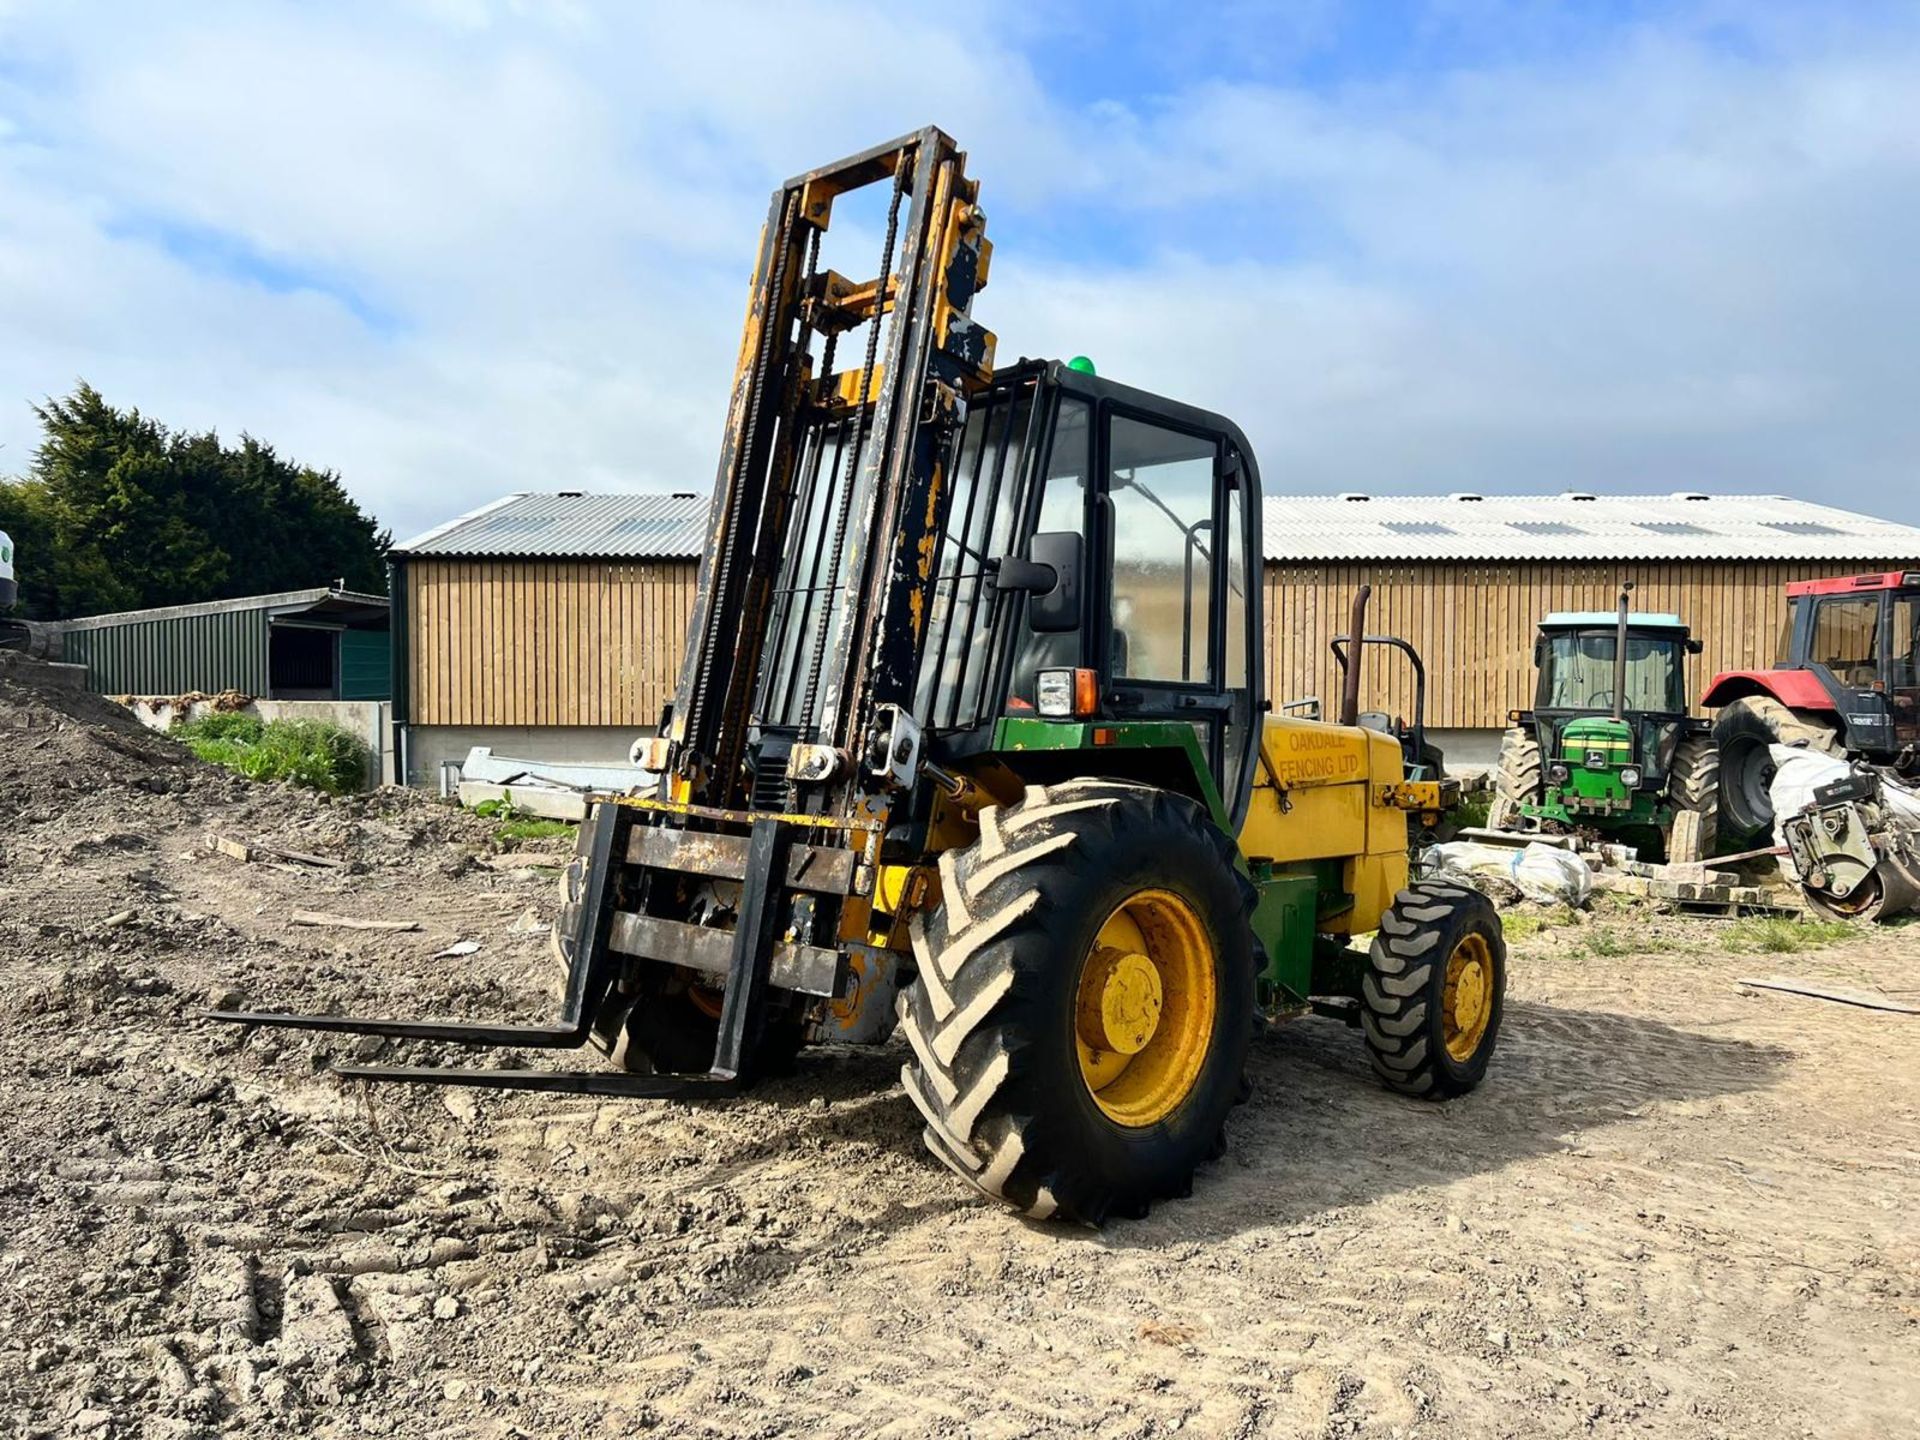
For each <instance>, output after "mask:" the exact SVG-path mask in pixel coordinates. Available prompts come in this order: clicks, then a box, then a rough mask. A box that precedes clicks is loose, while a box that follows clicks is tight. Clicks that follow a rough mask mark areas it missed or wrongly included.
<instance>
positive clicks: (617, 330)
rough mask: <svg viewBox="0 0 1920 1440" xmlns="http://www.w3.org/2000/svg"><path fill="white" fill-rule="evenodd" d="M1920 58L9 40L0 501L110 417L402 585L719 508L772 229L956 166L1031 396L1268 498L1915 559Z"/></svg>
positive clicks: (236, 12) (1000, 35) (1858, 24)
mask: <svg viewBox="0 0 1920 1440" xmlns="http://www.w3.org/2000/svg"><path fill="white" fill-rule="evenodd" d="M1911 16H1912V10H1911V7H1897V6H1890V5H1867V4H1860V5H1818V6H1816V5H1764V4H1697V5H1653V4H1616V5H1604V4H1597V3H1571V4H1562V5H1522V4H1510V3H1502V0H1425V3H1419V0H1414V3H1406V4H1377V3H1376V4H1358V3H1341V0H1298V3H1294V4H1291V5H1285V6H1274V5H1256V4H1246V3H1229V4H1222V5H1217V6H1212V7H1208V6H1203V5H1175V4H1163V3H1159V0H1112V3H1106V4H1043V5H1032V4H1027V5H1016V4H1012V3H1003V0H988V3H984V4H979V5H975V6H972V7H967V8H965V9H961V10H956V9H954V8H953V7H942V8H938V9H936V8H934V7H924V8H906V9H903V8H901V7H898V6H870V5H867V4H863V3H858V0H838V3H829V4H825V5H815V6H807V7H801V6H793V5H790V4H789V5H768V6H741V5H732V4H727V3H708V4H703V5H701V6H699V7H687V6H677V5H676V6H665V7H650V6H643V5H631V4H629V5H613V4H604V5H603V4H592V3H585V0H574V3H552V4H538V3H532V0H523V3H494V0H391V3H379V4H376V3H371V0H342V3H334V4H329V5H325V6H316V5H300V4H274V3H252V4H240V3H231V4H216V3H206V4H180V5H175V6H153V5H147V4H133V3H94V4H78V5H75V4H54V3H27V0H0V335H4V336H5V337H6V342H5V344H4V345H0V471H7V470H19V469H21V468H23V467H24V465H25V464H26V461H27V457H28V455H29V453H30V451H31V448H32V445H33V443H34V438H35V427H34V422H33V418H32V415H31V412H30V410H29V404H30V402H31V401H33V400H35V399H37V398H38V397H40V396H42V395H45V394H47V393H50V392H59V391H62V390H64V389H66V388H67V387H68V386H70V385H71V384H72V382H73V381H74V380H75V379H76V378H77V377H80V376H85V377H86V378H87V379H89V380H91V381H92V382H93V383H94V384H96V385H98V386H99V387H100V388H101V389H103V390H104V391H105V392H106V393H107V394H108V395H109V396H110V397H111V398H112V399H114V400H116V401H117V402H119V403H122V404H132V405H138V406H140V407H141V408H143V409H145V410H147V411H148V412H150V413H152V414H154V415H157V416H159V417H161V418H163V419H165V420H167V421H168V422H169V423H172V424H175V425H182V426H193V427H207V426H211V427H217V428H218V429H220V430H221V431H223V432H225V433H229V434H237V433H238V432H240V431H241V430H247V431H250V432H252V433H254V434H256V435H259V436H261V437H262V438H265V439H268V440H270V441H272V442H274V443H275V444H277V445H279V446H280V448H281V449H282V450H283V451H284V452H287V453H290V454H293V455H296V456H298V457H300V458H302V459H305V460H308V461H310V462H312V463H316V464H322V465H329V466H332V467H335V468H337V469H338V470H339V471H340V472H341V473H342V475H343V478H344V479H345V481H346V483H347V484H348V486H349V488H350V489H352V491H353V492H354V493H355V494H356V495H357V496H358V497H359V498H360V499H361V500H362V502H363V503H365V504H366V505H367V506H369V508H371V509H372V510H373V511H374V512H375V513H377V514H378V515H379V516H380V517H381V518H382V519H383V520H384V521H385V522H387V523H389V524H391V525H392V526H393V527H394V528H395V529H396V531H398V532H399V533H401V534H402V535H405V534H407V533H410V532H412V531H416V530H420V529H424V528H426V527H428V526H431V525H433V524H437V523H439V522H440V521H442V520H444V519H445V518H447V517H448V516H450V515H452V514H454V513H457V512H458V511H460V510H464V509H467V508H470V507H472V506H473V505H476V504H479V503H482V502H483V501H485V500H488V499H491V498H493V497H495V496H497V495H498V494H500V493H503V492H505V491H508V490H514V489H534V488H581V487H584V488H588V489H616V488H621V489H687V488H703V487H704V486H705V485H706V484H707V483H708V482H709V479H710V476H711V472H712V468H713V464H714V458H715V455H716V452H717V448H718V432H719V426H720V418H721V411H722V406H723V402H724V392H725V387H726V383H727V378H728V376H729V374H730V372H731V355H732V350H733V347H734V344H735V338H736V334H737V328H738V324H739V317H740V311H741V303H742V298H743V295H744V287H745V282H746V278H747V270H748V267H749V265H750V261H751V253H752V247H753V244H754V236H755V233H756V230H757V227H758V224H759V221H760V218H761V215H762V212H763V210H764V206H765V199H766V195H767V192H768V191H769V189H770V188H771V187H772V185H773V184H774V183H775V182H776V181H778V180H779V179H780V178H781V177H783V176H785V175H787V174H790V173H792V172H794V171H796V170H799V169H802V168H805V167H806V166H809V165H812V164H815V163H819V162H822V161H824V160H827V159H830V158H832V157H834V156H835V155H838V154H841V153H844V152H847V151H851V150H854V149H857V148H860V147H862V146H864V145H866V144H869V143H872V142H873V141H875V140H878V139H881V138H885V137H887V136H891V135H893V134H897V133H900V132H902V131H905V130H908V129H911V128H914V127H916V126H918V125H921V124H925V123H929V122H932V123H938V124H940V125H942V126H944V127H946V128H947V129H948V130H949V131H950V132H952V133H953V134H955V135H956V136H958V137H959V138H960V140H961V141H962V143H963V144H965V145H967V146H968V147H969V149H970V150H971V152H972V158H973V169H974V172H975V174H976V175H978V176H979V177H980V178H981V179H982V181H983V184H984V187H985V188H984V192H983V200H984V203H985V205H986V208H987V210H988V214H989V216H990V228H991V233H992V234H993V236H994V239H995V245H996V256H995V266H994V279H993V283H992V285H990V286H989V288H988V289H987V290H986V291H985V292H984V293H983V294H982V296H981V297H980V299H979V301H978V302H977V303H976V314H978V315H979V316H980V318H982V319H983V320H984V321H985V323H987V324H988V325H989V326H991V327H992V328H993V329H995V330H996V331H997V332H998V333H999V335H1000V338H1001V348H1002V354H1003V355H1004V356H1007V357H1012V356H1016V355H1021V354H1028V355H1039V354H1058V355H1067V354H1073V353H1076V352H1082V351H1084V352H1086V353H1090V354H1092V355H1094V356H1095V357H1096V359H1097V360H1098V361H1099V362H1100V365H1101V369H1102V371H1103V372H1104V373H1107V374H1110V375H1114V376H1116V377H1118V378H1122V379H1126V380H1130V381H1133V382H1134V383H1138V384H1143V385H1147V386H1150V387H1152V388H1156V389H1160V390H1163V391H1165V392H1167V393H1169V394H1172V395H1175V396H1177V397H1179V398H1181V399H1185V400H1190V401H1193V402H1196V403H1201V404H1205V405H1209V406H1211V407H1213V408H1216V409H1220V410H1223V411H1226V412H1227V413H1230V414H1232V415H1234V416H1235V417H1236V418H1237V419H1239V420H1240V421H1241V422H1242V423H1243V424H1244V425H1245V426H1246V428H1247V429H1248V431H1249V433H1250V434H1251V435H1252V437H1253V439H1254V441H1255V444H1256V446H1257V447H1258V448H1259V450H1260V452H1261V456H1262V462H1263V471H1264V473H1265V474H1266V476H1267V479H1268V484H1269V486H1270V488H1271V489H1272V490H1273V491H1275V492H1277V493H1284V492H1286V491H1289V490H1291V491H1295V492H1303V493H1330V492H1336V491H1341V490H1372V491H1375V492H1381V493H1387V492H1432V493H1443V492H1446V491H1450V490H1461V489H1471V490H1481V491H1486V492H1527V491H1537V492H1552V491H1558V490H1562V489H1568V488H1579V489H1593V490H1602V491H1614V492H1641V493H1645V492H1665V491H1670V490H1675V489H1682V488H1689V489H1691V488H1703V489H1711V490H1714V491H1719V492H1732V493H1776V492H1777V493H1787V494H1796V495H1801V496H1805V497H1807V498H1812V499H1820V500H1826V501H1829V502H1832V503H1840V504H1848V505H1852V506H1856V507H1857V508H1862V509H1866V510H1870V511H1874V512H1877V513H1880V514H1884V515H1888V516H1890V517H1892V518H1897V519H1902V520H1906V521H1909V522H1915V523H1920V499H1916V495H1917V494H1920V491H1917V490H1916V487H1915V486H1914V485H1913V483H1912V481H1911V479H1910V474H1911V467H1912V463H1913V457H1914V455H1915V453H1916V449H1917V448H1920V406H1915V405H1914V404H1913V403H1912V396H1911V390H1912V388H1913V387H1912V384H1911V380H1910V377H1911V376H1912V374H1913V373H1914V370H1915V368H1916V367H1915V366H1914V364H1913V360H1912V354H1913V348H1914V343H1915V342H1914V336H1915V335H1916V334H1920V324H1917V323H1916V322H1920V294H1917V293H1916V288H1915V285H1914V283H1913V280H1912V273H1911V272H1912V268H1913V265H1914V259H1913V257H1914V256H1915V255H1916V254H1920V184H1916V182H1917V181H1920V83H1917V82H1920V24H1916V22H1915V20H1914V19H1912V18H1911ZM823 44H826V45H830V46H831V48H832V49H833V51H834V53H835V55H836V56H837V57H838V59H839V60H840V61H841V62H842V63H845V64H846V65H847V67H848V68H847V70H846V71H845V72H844V73H843V75H841V76H839V77H836V78H835V79H833V80H832V81H831V82H823V81H822V80H820V79H819V78H817V77H818V76H819V74H820V73H821V71H820V66H819V64H818V63H817V62H815V61H813V60H811V59H809V58H808V57H809V55H810V54H811V53H817V51H818V50H819V47H821V46H822V45H823ZM849 57H853V58H849Z"/></svg>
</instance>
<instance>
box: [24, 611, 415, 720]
mask: <svg viewBox="0 0 1920 1440" xmlns="http://www.w3.org/2000/svg"><path fill="white" fill-rule="evenodd" d="M40 628H41V629H43V630H45V631H46V632H47V634H48V636H49V637H50V638H51V639H52V640H53V643H54V644H55V645H56V646H57V649H58V658H59V659H60V660H62V661H64V662H66V663H67V664H71V665H84V666H86V667H87V688H88V689H89V690H93V691H96V692H98V693H100V694H103V695H182V694H186V693H188V692H190V691H201V692H204V693H208V694H216V693H218V692H220V691H223V690H238V691H240V692H242V693H244V694H247V695H252V696H255V697H257V698H259V699H262V700H384V699H386V698H387V686H388V684H389V683H390V680H391V665H390V662H389V656H388V649H387V647H388V633H387V600H386V597H385V596H384V595H361V594H356V593H355V592H353V591H350V590H335V589H331V588H320V589H314V590H290V591H285V592H282V593H280V594H277V595H251V596H247V597H245V598H243V599H238V600H209V601H206V602H204V603H202V604H197V605H170V606H166V607H165V608H162V609H156V610H126V611H121V612H118V613H116V614H112V615H90V616H87V617H86V618H84V619H79V620H59V621H54V622H52V623H50V624H48V625H45V626H42V627H40Z"/></svg>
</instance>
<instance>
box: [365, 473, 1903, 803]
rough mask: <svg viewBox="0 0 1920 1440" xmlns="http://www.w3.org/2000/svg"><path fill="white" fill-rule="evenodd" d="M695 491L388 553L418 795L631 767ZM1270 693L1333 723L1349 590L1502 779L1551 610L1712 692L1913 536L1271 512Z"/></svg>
mask: <svg viewBox="0 0 1920 1440" xmlns="http://www.w3.org/2000/svg"><path fill="white" fill-rule="evenodd" d="M705 520H706V501H705V499H704V498H703V497H697V496H693V495H584V494H558V495H555V494H522V495H512V496H508V497H507V498H506V499H504V500H501V501H498V502H496V503H495V504H493V505H490V506H487V507H486V508H484V509H482V510H478V511H475V512H473V513H472V514H470V515H466V516H463V517H461V518H460V519H457V520H454V521H452V522H451V523H449V524H447V525H444V526H441V527H440V528H439V529H436V530H432V531H429V532H428V533H427V534H425V535H422V536H419V537H418V538H416V539H414V540H411V541H408V542H407V543H405V544H403V545H400V546H398V547H396V549H395V550H394V552H393V566H394V584H393V593H394V596H395V607H396V622H395V637H396V639H395V647H394V660H395V697H394V698H395V719H396V722H397V724H398V725H399V727H400V739H399V744H400V746H401V747H402V758H403V761H404V764H405V767H406V772H407V774H408V776H409V777H410V778H411V779H412V780H413V781H414V782H415V783H420V782H425V781H430V780H432V779H434V778H435V777H436V776H437V774H438V773H439V769H440V766H441V764H442V762H446V761H456V762H457V761H458V760H460V759H462V758H463V757H464V756H465V755H466V754H467V752H468V749H469V747H471V746H475V745H485V746H491V747H493V748H494V749H495V750H497V751H499V752H500V753H502V754H505V755H511V756H515V757H518V758H522V759H528V760H537V761H569V762H577V763H617V762H619V761H620V760H622V759H624V758H625V756H626V754H627V752H628V749H629V747H630V746H631V744H632V742H633V741H634V740H635V739H636V738H638V737H639V736H642V735H645V734H649V733H651V731H652V728H653V726H654V725H655V724H656V723H657V721H658V720H659V716H660V709H661V706H662V705H663V704H665V702H666V701H667V700H668V699H670V698H671V696H672V692H673V687H674V684H675V682H676V680H677V679H678V675H679V665H680V656H681V647H682V640H683V636H684V634H685V629H686V622H687V617H688V614H689V612H690V610H691V608H692V604H693V592H694V584H695V571H696V568H697V561H698V556H699V552H700V546H701V543H702V540H703V538H704V534H705ZM1266 557H1267V564H1266V592H1265V593H1266V613H1267V689H1268V694H1269V696H1270V697H1271V698H1272V699H1273V700H1274V702H1275V703H1276V704H1278V703H1281V702H1284V701H1287V700H1292V699H1297V698H1304V697H1308V696H1320V697H1323V698H1324V699H1325V700H1326V701H1327V702H1328V704H1329V707H1331V704H1332V700H1333V697H1334V696H1336V695H1337V694H1338V693H1339V684H1338V680H1337V677H1336V675H1335V672H1334V667H1333V662H1332V659H1331V656H1330V654H1329V650H1328V641H1329V640H1330V639H1331V638H1332V637H1333V636H1334V635H1336V634H1339V633H1341V632H1342V631H1344V630H1345V628H1346V624H1347V618H1348V614H1349V607H1350V605H1351V603H1352V599H1353V595H1354V592H1355V590H1356V589H1357V588H1358V587H1359V586H1361V585H1363V584H1366V585H1372V586H1373V589H1374V596H1373V607H1372V610H1371V613H1370V615H1369V619H1368V629H1369V630H1370V631H1373V632H1376V633H1377V632H1380V631H1391V632H1394V633H1397V634H1400V635H1403V636H1405V637H1406V638H1407V639H1409V640H1411V641H1412V642H1413V643H1414V644H1415V645H1416V646H1417V647H1418V648H1419V650H1420V652H1421V653H1422V654H1423V655H1424V656H1425V657H1426V663H1427V670H1428V677H1429V683H1428V698H1427V720H1428V724H1429V725H1430V726H1432V727H1434V729H1435V730H1436V732H1437V734H1436V738H1437V739H1438V740H1439V741H1440V743H1441V744H1442V745H1443V747H1445V748H1446V749H1447V752H1448V758H1449V760H1450V761H1451V762H1453V763H1456V764H1468V765H1476V764H1484V763H1487V762H1489V761H1490V760H1491V759H1492V756H1493V752H1494V748H1495V745H1496V742H1497V739H1498V734H1499V731H1500V729H1501V728H1502V727H1503V726H1504V725H1505V723H1506V714H1507V712H1508V711H1509V710H1510V709H1513V708H1515V707H1518V706H1524V705H1527V704H1529V703H1530V702H1531V698H1532V688H1533V670H1532V664H1533V638H1534V625H1535V623H1536V621H1537V620H1538V619H1539V617H1540V616H1542V615H1544V614H1546V613H1547V612H1548V611H1551V610H1596V609H1597V610H1606V609H1611V608H1612V607H1613V605H1614V604H1615V597H1616V596H1617V593H1618V589H1619V586H1620V584H1621V582H1622V581H1625V580H1632V581H1634V582H1635V584H1636V586H1637V590H1636V592H1635V594H1636V604H1637V605H1639V606H1640V607H1641V608H1644V609H1648V610H1670V611H1674V612H1677V613H1678V614H1679V615H1680V616H1681V617H1682V618H1684V619H1685V620H1686V621H1687V622H1688V623H1689V624H1690V625H1692V627H1693V631H1694V634H1695V635H1696V636H1697V637H1698V638H1700V639H1701V640H1702V641H1703V642H1704V644H1705V653H1704V654H1703V655H1701V657H1700V659H1699V662H1698V664H1699V667H1700V672H1699V673H1700V674H1702V675H1705V674H1707V673H1709V672H1711V671H1713V670H1717V669H1734V668H1740V667H1743V666H1749V665H1753V664H1756V663H1762V662H1767V661H1770V660H1771V659H1772V658H1773V652H1774V647H1775V643H1776V639H1777V631H1778V629H1779V626H1780V623H1781V621H1782V620H1783V619H1784V617H1785V613H1786V611H1785V607H1784V604H1783V601H1782V598H1781V594H1782V587H1783V586H1784V585H1785V584H1786V582H1787V581H1789V580H1794V579H1801V578H1806V577H1811V576H1817V575H1833V574H1844V573H1846V572H1848V571H1852V570H1871V569H1876V568H1892V567H1898V566H1904V565H1920V529H1915V528H1913V527H1911V526H1906V525H1898V524H1894V523H1892V522H1889V521H1883V520H1876V519H1872V518H1870V517H1867V516H1863V515H1857V514H1853V513H1851V512H1848V511H1844V510H1836V509H1833V508H1830V507H1828V506H1823V505H1814V504H1809V503H1807V502H1805V501H1799V500H1789V499H1784V498H1781V497H1778V496H1711V497H1710V496H1706V495H1692V494H1678V495H1663V496H1654V497H1648V496H1598V497H1596V496H1590V495H1579V494H1564V495H1556V496H1505V497H1491V496H1489V497H1480V496H1473V495H1453V496H1447V497H1440V496H1399V497H1389V496H1366V495H1345V496H1336V497H1319V496H1293V495H1288V496H1269V497H1268V500H1267V512H1266ZM1368 663H1369V673H1368V676H1367V683H1366V688H1365V689H1364V691H1363V693H1364V694H1365V695H1366V696H1368V697H1369V698H1368V703H1369V704H1370V705H1375V706H1377V707H1378V708H1385V709H1392V710H1395V711H1398V712H1401V713H1405V712H1406V711H1408V710H1409V709H1410V708H1411V705H1412V686H1411V683H1410V677H1409V676H1408V675H1407V674H1406V673H1405V672H1404V669H1403V667H1402V665H1401V664H1400V663H1398V662H1397V661H1396V660H1395V658H1394V657H1392V656H1388V657H1386V658H1384V659H1382V658H1379V657H1377V656H1376V657H1375V658H1372V659H1370V660H1369V662H1368Z"/></svg>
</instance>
